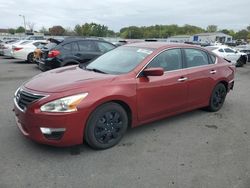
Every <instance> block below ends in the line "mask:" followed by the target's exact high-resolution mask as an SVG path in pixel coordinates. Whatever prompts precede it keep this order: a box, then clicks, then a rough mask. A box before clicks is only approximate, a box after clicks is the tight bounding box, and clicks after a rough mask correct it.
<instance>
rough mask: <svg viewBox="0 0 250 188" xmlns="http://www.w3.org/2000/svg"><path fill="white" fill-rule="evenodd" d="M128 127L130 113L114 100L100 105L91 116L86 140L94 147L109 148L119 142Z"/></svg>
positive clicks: (86, 130) (86, 131)
mask: <svg viewBox="0 0 250 188" xmlns="http://www.w3.org/2000/svg"><path fill="white" fill-rule="evenodd" d="M127 127H128V115H127V113H126V111H125V110H124V108H123V107H122V106H121V105H119V104H117V103H114V102H110V103H106V104H103V105H101V106H99V107H98V108H97V109H96V110H95V111H94V112H93V113H92V114H91V115H90V117H89V120H88V122H87V126H86V129H85V141H86V142H87V143H88V145H89V146H90V147H92V148H94V149H108V148H110V147H113V146H114V145H116V144H118V143H119V142H120V140H121V139H122V137H123V136H124V134H125V132H126V130H127Z"/></svg>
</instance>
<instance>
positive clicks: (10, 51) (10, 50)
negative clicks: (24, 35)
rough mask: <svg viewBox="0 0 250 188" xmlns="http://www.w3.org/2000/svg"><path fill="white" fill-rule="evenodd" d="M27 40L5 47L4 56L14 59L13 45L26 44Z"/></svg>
mask: <svg viewBox="0 0 250 188" xmlns="http://www.w3.org/2000/svg"><path fill="white" fill-rule="evenodd" d="M26 41H27V40H18V41H15V42H11V43H8V44H5V45H4V48H3V55H4V56H7V57H13V45H20V44H24V43H25V42H26Z"/></svg>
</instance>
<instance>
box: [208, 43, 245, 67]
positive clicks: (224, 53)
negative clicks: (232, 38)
mask: <svg viewBox="0 0 250 188" xmlns="http://www.w3.org/2000/svg"><path fill="white" fill-rule="evenodd" d="M206 49H208V50H210V51H212V52H214V53H215V54H217V55H219V56H220V57H223V58H225V59H227V60H230V61H231V62H232V63H233V64H235V66H236V67H242V66H243V65H244V64H245V63H246V61H247V54H246V53H242V52H238V51H236V50H234V49H232V48H230V47H228V46H208V47H206Z"/></svg>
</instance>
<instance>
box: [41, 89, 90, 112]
mask: <svg viewBox="0 0 250 188" xmlns="http://www.w3.org/2000/svg"><path fill="white" fill-rule="evenodd" d="M87 95H88V93H83V94H79V95H73V96H69V97H64V98H61V99H57V100H54V101H52V102H49V103H47V104H45V105H43V106H41V108H40V110H41V111H42V112H74V111H77V105H78V104H79V103H80V102H81V101H82V100H83V99H84V98H85V97H87Z"/></svg>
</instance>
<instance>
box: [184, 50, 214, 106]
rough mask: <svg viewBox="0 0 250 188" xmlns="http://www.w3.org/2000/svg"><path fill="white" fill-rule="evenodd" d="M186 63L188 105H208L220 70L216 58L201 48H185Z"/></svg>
mask: <svg viewBox="0 0 250 188" xmlns="http://www.w3.org/2000/svg"><path fill="white" fill-rule="evenodd" d="M183 51H184V63H185V68H186V70H187V78H188V79H187V83H188V106H190V108H195V107H197V106H202V105H206V104H207V103H208V101H209V98H210V95H211V92H212V89H213V87H214V82H215V80H216V77H217V73H218V70H217V68H216V65H215V64H214V63H215V60H214V61H212V59H211V58H210V55H208V53H207V52H205V51H203V50H200V49H192V48H189V49H183Z"/></svg>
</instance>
